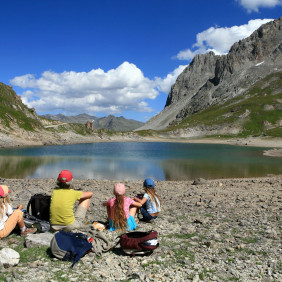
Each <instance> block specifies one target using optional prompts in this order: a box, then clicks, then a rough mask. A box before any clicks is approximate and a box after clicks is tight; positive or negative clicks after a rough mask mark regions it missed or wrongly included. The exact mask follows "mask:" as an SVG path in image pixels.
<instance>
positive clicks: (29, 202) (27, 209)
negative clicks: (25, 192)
mask: <svg viewBox="0 0 282 282" xmlns="http://www.w3.org/2000/svg"><path fill="white" fill-rule="evenodd" d="M30 204H31V198H30V199H29V201H28V203H27V207H26V211H27V213H29V208H30Z"/></svg>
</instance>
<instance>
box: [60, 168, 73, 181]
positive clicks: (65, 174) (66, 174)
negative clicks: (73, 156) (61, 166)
mask: <svg viewBox="0 0 282 282" xmlns="http://www.w3.org/2000/svg"><path fill="white" fill-rule="evenodd" d="M57 180H58V182H60V183H66V184H68V182H71V181H72V173H71V172H70V171H69V170H62V171H61V172H60V174H59V176H58V179H57Z"/></svg>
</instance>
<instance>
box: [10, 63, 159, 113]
mask: <svg viewBox="0 0 282 282" xmlns="http://www.w3.org/2000/svg"><path fill="white" fill-rule="evenodd" d="M10 83H11V84H12V85H14V86H18V87H21V88H24V89H26V91H24V92H23V93H22V100H23V102H24V103H25V104H26V105H27V106H28V107H34V108H35V109H36V111H37V112H38V113H44V112H45V113H46V112H48V113H52V112H55V111H60V112H62V111H63V112H65V113H67V114H79V113H91V114H96V113H107V114H118V113H121V112H124V111H138V112H150V111H152V109H151V108H150V107H149V106H148V103H147V102H146V99H152V100H153V99H155V98H156V97H157V95H158V94H159V92H158V91H157V90H156V86H157V85H156V82H155V81H154V80H150V79H148V78H146V77H144V75H143V73H142V71H141V70H140V69H139V68H137V67H136V66H135V65H134V64H131V63H128V62H124V63H122V64H121V65H120V66H118V67H117V68H116V69H111V70H109V71H107V72H105V71H103V70H102V69H93V70H91V71H89V72H74V71H68V72H67V71H65V72H63V73H56V72H53V71H45V72H44V73H43V74H42V75H41V77H39V78H36V77H35V76H34V75H32V74H27V75H23V76H18V77H15V78H14V79H12V80H11V81H10Z"/></svg>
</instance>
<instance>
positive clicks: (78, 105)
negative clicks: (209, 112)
mask: <svg viewBox="0 0 282 282" xmlns="http://www.w3.org/2000/svg"><path fill="white" fill-rule="evenodd" d="M0 4H1V5H0V12H1V17H0V34H1V36H0V82H2V83H5V84H7V85H11V86H12V87H13V89H14V90H15V91H16V93H17V94H18V95H20V96H21V98H22V101H23V102H24V104H26V105H27V106H28V107H29V108H35V110H36V112H37V113H38V114H40V115H43V114H58V113H62V114H64V115H77V114H82V113H87V114H89V115H92V116H96V117H104V116H107V115H109V114H112V115H115V116H117V117H118V116H124V117H125V118H128V119H135V120H138V121H142V122H146V121H147V120H148V119H150V118H151V117H153V116H154V115H156V114H157V113H159V112H160V111H162V110H163V109H164V106H165V103H166V99H167V96H168V93H169V91H170V88H171V86H172V85H173V84H174V82H175V81H176V78H177V77H178V75H179V74H180V73H181V72H182V71H183V70H184V68H185V67H187V65H189V63H190V62H191V60H192V59H193V57H194V56H195V55H197V54H204V53H206V52H209V51H214V52H215V54H217V55H224V54H227V53H228V50H229V49H230V47H231V46H232V44H233V43H235V42H237V41H239V40H241V39H243V38H246V37H248V36H249V35H251V33H252V32H253V31H255V30H256V29H257V28H259V27H260V26H261V25H262V24H264V23H266V22H269V21H271V20H274V19H277V18H279V17H281V16H282V0H214V1H207V0H197V1H193V0H192V1H188V0H142V1H141V0H103V1H101V0H100V1H98V0H97V1H96V0H9V1H6V0H0Z"/></svg>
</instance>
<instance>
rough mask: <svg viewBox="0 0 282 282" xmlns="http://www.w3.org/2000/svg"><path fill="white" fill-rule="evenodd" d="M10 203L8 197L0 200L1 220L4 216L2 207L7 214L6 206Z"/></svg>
mask: <svg viewBox="0 0 282 282" xmlns="http://www.w3.org/2000/svg"><path fill="white" fill-rule="evenodd" d="M10 203H11V200H10V197H9V196H7V197H5V198H2V197H1V198H0V218H1V219H2V218H3V216H4V207H5V211H6V212H7V210H8V204H10Z"/></svg>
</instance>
